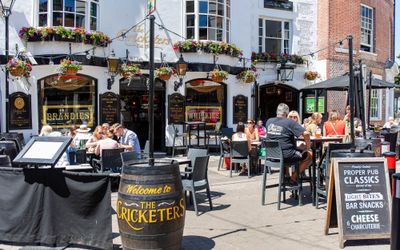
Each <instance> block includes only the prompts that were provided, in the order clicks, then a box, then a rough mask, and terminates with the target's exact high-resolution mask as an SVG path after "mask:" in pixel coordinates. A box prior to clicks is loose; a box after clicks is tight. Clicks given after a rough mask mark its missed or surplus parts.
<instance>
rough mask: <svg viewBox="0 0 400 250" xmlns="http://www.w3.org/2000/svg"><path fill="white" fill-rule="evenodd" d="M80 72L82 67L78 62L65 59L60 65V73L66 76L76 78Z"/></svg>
mask: <svg viewBox="0 0 400 250" xmlns="http://www.w3.org/2000/svg"><path fill="white" fill-rule="evenodd" d="M79 70H82V66H81V65H79V63H78V62H76V61H71V60H69V59H64V60H62V61H61V63H60V67H59V71H60V72H61V73H63V74H64V75H66V76H75V75H76V73H77V72H78V71H79Z"/></svg>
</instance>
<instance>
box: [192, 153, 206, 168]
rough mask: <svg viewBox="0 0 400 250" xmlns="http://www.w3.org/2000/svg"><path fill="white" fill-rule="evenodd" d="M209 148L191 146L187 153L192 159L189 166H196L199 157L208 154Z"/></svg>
mask: <svg viewBox="0 0 400 250" xmlns="http://www.w3.org/2000/svg"><path fill="white" fill-rule="evenodd" d="M207 155H208V150H207V149H200V148H189V151H188V153H187V158H188V159H189V160H190V161H191V163H190V166H189V168H191V167H192V166H194V163H195V161H196V158H197V157H201V156H207Z"/></svg>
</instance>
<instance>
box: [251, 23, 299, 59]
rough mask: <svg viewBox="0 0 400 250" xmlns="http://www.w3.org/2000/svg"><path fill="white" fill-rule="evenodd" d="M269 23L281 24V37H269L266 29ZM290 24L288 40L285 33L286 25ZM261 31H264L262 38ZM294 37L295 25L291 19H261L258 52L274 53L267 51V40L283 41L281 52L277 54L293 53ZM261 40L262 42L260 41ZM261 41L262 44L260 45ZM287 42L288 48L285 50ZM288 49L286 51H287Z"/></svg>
mask: <svg viewBox="0 0 400 250" xmlns="http://www.w3.org/2000/svg"><path fill="white" fill-rule="evenodd" d="M260 20H262V27H260ZM267 21H274V22H280V23H281V30H283V32H281V37H280V38H277V37H267V29H266V22H267ZM286 23H288V25H289V30H288V32H289V35H288V38H287V39H286V38H285V32H286V31H287V30H286V29H285V24H286ZM260 29H262V36H260ZM292 36H293V25H292V21H291V20H289V19H275V18H269V17H259V18H258V35H257V37H258V38H259V39H258V45H257V47H258V52H260V53H262V52H266V53H273V52H271V51H266V41H265V40H266V39H276V40H281V51H280V52H279V53H276V54H288V55H289V54H290V53H291V52H292ZM260 39H261V40H260ZM260 41H261V43H260ZM285 41H288V46H287V48H285ZM285 49H286V51H285Z"/></svg>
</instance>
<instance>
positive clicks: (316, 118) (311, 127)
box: [306, 112, 322, 135]
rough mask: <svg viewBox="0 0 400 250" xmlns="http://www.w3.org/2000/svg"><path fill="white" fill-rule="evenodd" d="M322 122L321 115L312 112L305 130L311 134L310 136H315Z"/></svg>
mask: <svg viewBox="0 0 400 250" xmlns="http://www.w3.org/2000/svg"><path fill="white" fill-rule="evenodd" d="M321 122H322V115H321V113H318V112H314V113H313V114H312V115H311V121H310V123H309V124H308V125H307V128H306V130H307V131H308V132H309V133H310V134H311V135H315V134H316V132H317V130H318V129H319V125H320V124H321Z"/></svg>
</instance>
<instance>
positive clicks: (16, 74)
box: [9, 68, 24, 77]
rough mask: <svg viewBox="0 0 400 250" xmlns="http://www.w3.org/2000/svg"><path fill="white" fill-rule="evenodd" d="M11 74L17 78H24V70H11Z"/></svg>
mask: <svg viewBox="0 0 400 250" xmlns="http://www.w3.org/2000/svg"><path fill="white" fill-rule="evenodd" d="M9 72H10V74H11V75H12V76H15V77H19V76H23V74H24V69H23V68H11V69H10V70H9Z"/></svg>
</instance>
